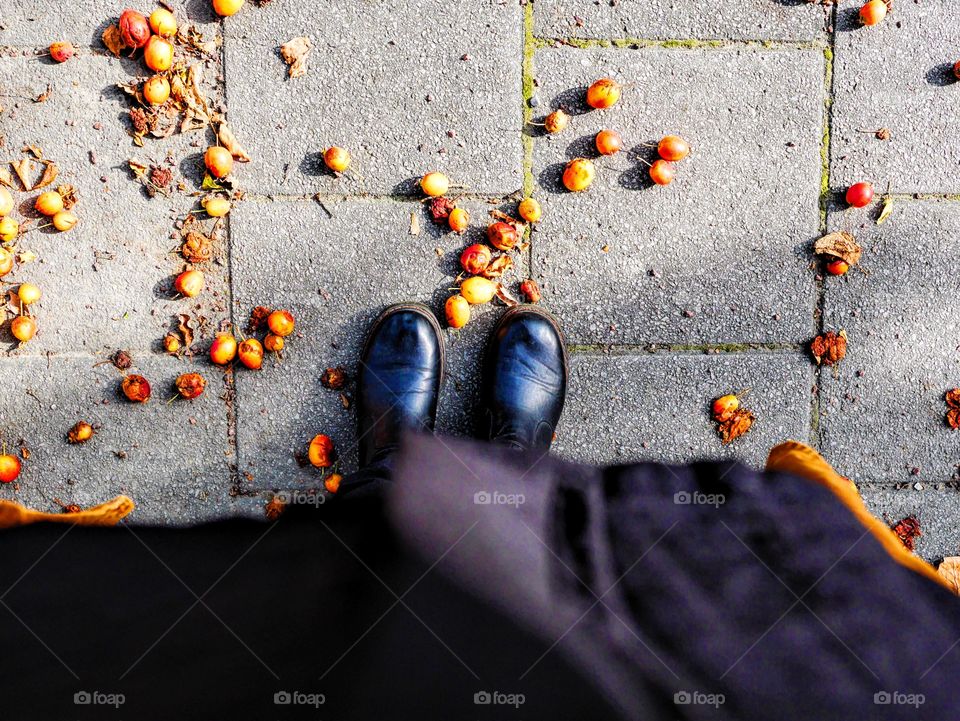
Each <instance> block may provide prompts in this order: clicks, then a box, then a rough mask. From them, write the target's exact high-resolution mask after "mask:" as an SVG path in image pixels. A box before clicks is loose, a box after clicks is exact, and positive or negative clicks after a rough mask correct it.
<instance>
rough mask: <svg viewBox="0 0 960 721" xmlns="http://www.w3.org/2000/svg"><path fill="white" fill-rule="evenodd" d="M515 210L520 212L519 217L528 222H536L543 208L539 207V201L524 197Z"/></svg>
mask: <svg viewBox="0 0 960 721" xmlns="http://www.w3.org/2000/svg"><path fill="white" fill-rule="evenodd" d="M517 212H518V213H520V217H521V218H523V219H524V220H525V221H527V222H528V223H536V222H537V221H538V220H540V217H541V216H542V215H543V209H542V208H541V207H540V203H538V202H537V201H536V200H534V199H533V198H524V199H523V200H521V201H520V205H519V206H517Z"/></svg>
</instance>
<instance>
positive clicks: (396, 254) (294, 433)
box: [231, 200, 527, 489]
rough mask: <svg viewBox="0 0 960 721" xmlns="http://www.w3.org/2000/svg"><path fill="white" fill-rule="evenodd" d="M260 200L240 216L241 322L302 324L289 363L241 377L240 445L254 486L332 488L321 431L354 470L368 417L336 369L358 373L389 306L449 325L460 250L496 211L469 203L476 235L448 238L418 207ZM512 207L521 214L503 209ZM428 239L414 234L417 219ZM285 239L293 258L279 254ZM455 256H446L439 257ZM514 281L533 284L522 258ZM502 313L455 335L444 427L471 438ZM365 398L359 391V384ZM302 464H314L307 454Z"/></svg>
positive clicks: (494, 311) (496, 310) (235, 226)
mask: <svg viewBox="0 0 960 721" xmlns="http://www.w3.org/2000/svg"><path fill="white" fill-rule="evenodd" d="M325 204H326V207H327V208H328V209H329V210H330V212H331V214H332V217H329V216H328V215H327V213H326V212H325V211H324V209H323V208H322V207H321V206H320V205H319V204H317V203H315V202H313V201H295V202H294V201H287V202H280V201H259V202H258V201H250V202H246V203H243V204H242V206H240V207H238V208H237V209H236V210H235V211H234V212H233V215H232V222H231V237H232V242H233V277H234V294H235V298H236V317H237V319H238V322H240V323H245V322H246V319H247V318H248V317H249V313H250V310H251V309H252V308H253V307H254V306H256V305H260V304H265V305H270V306H272V307H286V308H288V309H290V310H291V312H292V313H293V314H294V316H295V317H296V319H297V330H296V331H295V333H294V336H293V337H291V338H290V339H288V344H287V349H286V350H285V352H284V355H283V359H282V362H281V364H279V365H275V364H274V363H273V362H272V361H268V362H267V363H266V364H265V367H264V369H262V370H261V371H260V372H243V369H240V370H238V372H237V392H238V399H237V407H238V414H239V422H238V431H237V436H238V444H239V449H240V450H239V453H240V458H241V464H240V471H241V474H249V476H246V475H244V477H243V478H241V482H242V484H243V488H245V489H260V488H299V487H306V486H309V485H310V484H316V483H319V482H320V481H322V474H320V473H319V472H318V471H316V470H315V469H314V468H312V467H310V466H309V465H308V466H305V467H304V466H302V465H301V463H298V461H297V456H298V455H300V456H302V455H303V453H305V451H306V448H307V445H308V444H309V442H310V439H311V438H312V437H313V436H314V435H315V434H317V433H326V434H327V435H329V436H330V437H331V438H333V440H334V442H335V443H336V446H337V448H338V449H339V452H340V455H341V456H342V458H343V468H344V470H346V471H350V470H353V469H354V468H355V467H356V441H355V439H356V419H355V415H354V412H353V410H354V409H353V406H352V403H351V407H350V408H349V409H345V408H344V407H343V402H342V399H341V397H340V394H339V393H337V392H334V391H331V390H329V389H326V388H323V387H322V386H321V384H320V383H319V379H320V376H321V375H322V373H323V371H324V369H326V368H327V367H337V366H343V367H344V368H346V369H347V370H348V372H349V375H350V376H351V377H352V378H353V377H355V376H356V365H357V361H358V358H359V354H360V350H361V347H362V344H363V340H364V338H365V336H366V332H367V329H368V328H369V326H370V323H371V322H372V321H373V320H374V319H375V318H376V316H377V315H378V314H379V313H380V312H381V311H382V310H383V309H384V308H385V307H386V306H388V305H389V304H391V303H398V302H403V301H417V302H422V303H426V304H427V305H429V306H430V307H431V308H432V309H433V310H434V312H436V313H437V315H438V317H439V318H441V325H442V326H444V325H445V323H444V322H443V321H442V318H443V304H444V302H445V301H446V299H447V297H449V296H450V295H451V293H452V291H451V290H450V289H451V288H452V287H454V281H455V278H456V276H457V275H458V273H459V272H460V271H459V268H460V266H459V260H458V258H459V252H460V251H461V250H462V249H463V248H464V247H465V246H467V245H469V244H471V243H474V242H478V241H479V240H481V239H482V238H483V237H484V233H485V228H486V224H487V220H488V219H487V218H486V216H487V213H488V211H489V209H490V208H493V207H496V206H491V205H488V204H484V203H478V202H469V203H462V204H461V205H463V206H464V207H466V208H467V209H468V211H469V212H470V214H471V218H472V223H473V224H472V227H471V228H470V230H469V231H468V232H467V233H466V234H465V235H464V236H458V235H456V234H453V233H448V232H444V228H443V227H442V226H437V225H434V224H433V223H432V221H431V220H429V219H428V218H427V216H426V212H425V208H424V206H423V205H421V204H420V203H416V202H399V201H390V200H386V201H364V200H351V201H344V202H339V203H333V202H332V201H325ZM502 209H503V210H504V211H506V210H510V207H509V206H503V207H502ZM411 212H413V213H415V214H416V215H417V217H418V218H419V219H420V223H421V233H420V234H419V235H417V236H411V235H410V232H409V228H410V214H411ZM278 238H280V239H283V240H282V241H280V242H281V243H283V245H282V248H283V249H284V252H278ZM437 248H439V249H441V250H442V252H443V256H442V257H440V256H438V255H437V253H436V249H437ZM518 261H519V262H518V266H517V269H516V270H515V272H514V273H513V274H512V275H511V276H510V279H511V280H512V282H513V284H514V285H516V282H517V281H519V280H520V279H522V278H524V277H526V266H527V264H526V262H525V261H524V260H523V259H522V257H518ZM501 312H502V306H501V305H499V303H497V304H489V305H487V306H483V307H476V306H475V307H474V318H473V319H472V320H471V322H470V323H469V324H468V325H467V326H466V327H465V328H463V329H461V330H460V331H454V330H449V329H448V330H446V331H444V332H445V334H446V335H447V344H448V349H447V351H448V354H447V368H448V372H447V382H446V384H445V386H444V393H443V396H442V400H441V413H440V417H439V419H438V427H439V428H440V429H441V430H442V431H444V432H452V433H465V432H468V431H469V429H470V427H471V418H472V415H473V414H472V406H473V405H475V402H476V398H477V394H478V392H479V386H478V383H479V375H478V372H477V371H478V368H479V363H480V351H481V349H482V347H483V344H484V343H485V342H486V338H487V336H488V334H489V329H490V328H491V326H492V324H493V323H494V322H495V319H496V317H498V316H499V315H500V313H501ZM347 395H348V396H349V397H352V396H353V387H352V385H351V387H350V388H348V389H347ZM301 460H302V458H301Z"/></svg>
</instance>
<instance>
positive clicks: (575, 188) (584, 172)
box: [563, 158, 597, 193]
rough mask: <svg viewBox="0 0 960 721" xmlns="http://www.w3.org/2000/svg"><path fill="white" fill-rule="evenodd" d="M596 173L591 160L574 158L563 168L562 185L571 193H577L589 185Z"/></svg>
mask: <svg viewBox="0 0 960 721" xmlns="http://www.w3.org/2000/svg"><path fill="white" fill-rule="evenodd" d="M596 174H597V171H596V169H595V168H594V165H593V161H592V160H588V159H587V158H574V159H573V160H571V161H570V162H569V163H567V167H566V168H564V170H563V185H564V187H565V188H566V189H567V190H569V191H570V192H571V193H579V192H580V191H582V190H586V189H587V188H589V187H590V184H591V183H592V182H593V179H594V177H596Z"/></svg>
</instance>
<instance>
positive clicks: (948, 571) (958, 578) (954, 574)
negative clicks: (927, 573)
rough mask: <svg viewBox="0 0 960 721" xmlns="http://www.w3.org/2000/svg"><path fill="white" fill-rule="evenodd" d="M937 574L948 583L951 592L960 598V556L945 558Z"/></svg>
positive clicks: (938, 567)
mask: <svg viewBox="0 0 960 721" xmlns="http://www.w3.org/2000/svg"><path fill="white" fill-rule="evenodd" d="M937 573H938V574H939V575H940V578H942V579H943V580H944V581H946V582H947V585H948V586H949V587H950V590H951V591H953V592H954V593H955V594H956V595H958V596H960V556H947V557H946V558H944V559H943V560H942V561H940V565H939V566H937Z"/></svg>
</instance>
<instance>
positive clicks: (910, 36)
mask: <svg viewBox="0 0 960 721" xmlns="http://www.w3.org/2000/svg"><path fill="white" fill-rule="evenodd" d="M839 13H840V15H839V22H838V25H837V34H836V38H837V39H836V58H835V60H836V62H835V63H834V93H835V96H836V101H835V103H834V106H833V123H832V138H831V155H832V166H831V183H832V185H833V186H834V187H837V188H841V187H846V186H848V185H850V184H852V183H855V182H858V181H860V180H870V181H872V182H873V183H875V184H876V186H877V188H878V189H880V190H885V189H886V188H887V186H888V184H889V185H890V187H891V188H892V190H894V191H899V192H904V193H915V192H916V193H920V192H923V193H935V192H940V193H957V192H960V175H958V174H957V165H958V163H960V146H958V145H957V144H956V143H955V142H951V140H952V139H953V138H955V137H957V134H958V133H960V86H958V85H957V84H956V81H955V80H954V79H953V76H952V74H951V72H950V70H951V68H952V66H953V64H954V63H955V62H957V60H960V50H958V48H960V5H958V4H957V3H955V2H950V0H930V1H928V2H923V3H898V4H897V5H896V8H895V9H894V11H893V13H892V14H891V15H889V16H888V18H887V19H886V20H885V21H884V22H882V23H880V24H879V25H877V26H874V27H869V28H862V27H858V26H857V24H856V13H857V8H856V7H854V6H852V5H851V6H843V7H841V8H840V9H839ZM881 127H885V128H888V129H889V130H890V132H891V137H890V139H889V140H887V141H880V140H877V139H876V138H875V137H874V136H873V135H872V134H871V133H870V132H869V131H870V130H876V129H877V128H881ZM861 130H866V131H868V132H860V131H861Z"/></svg>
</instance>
